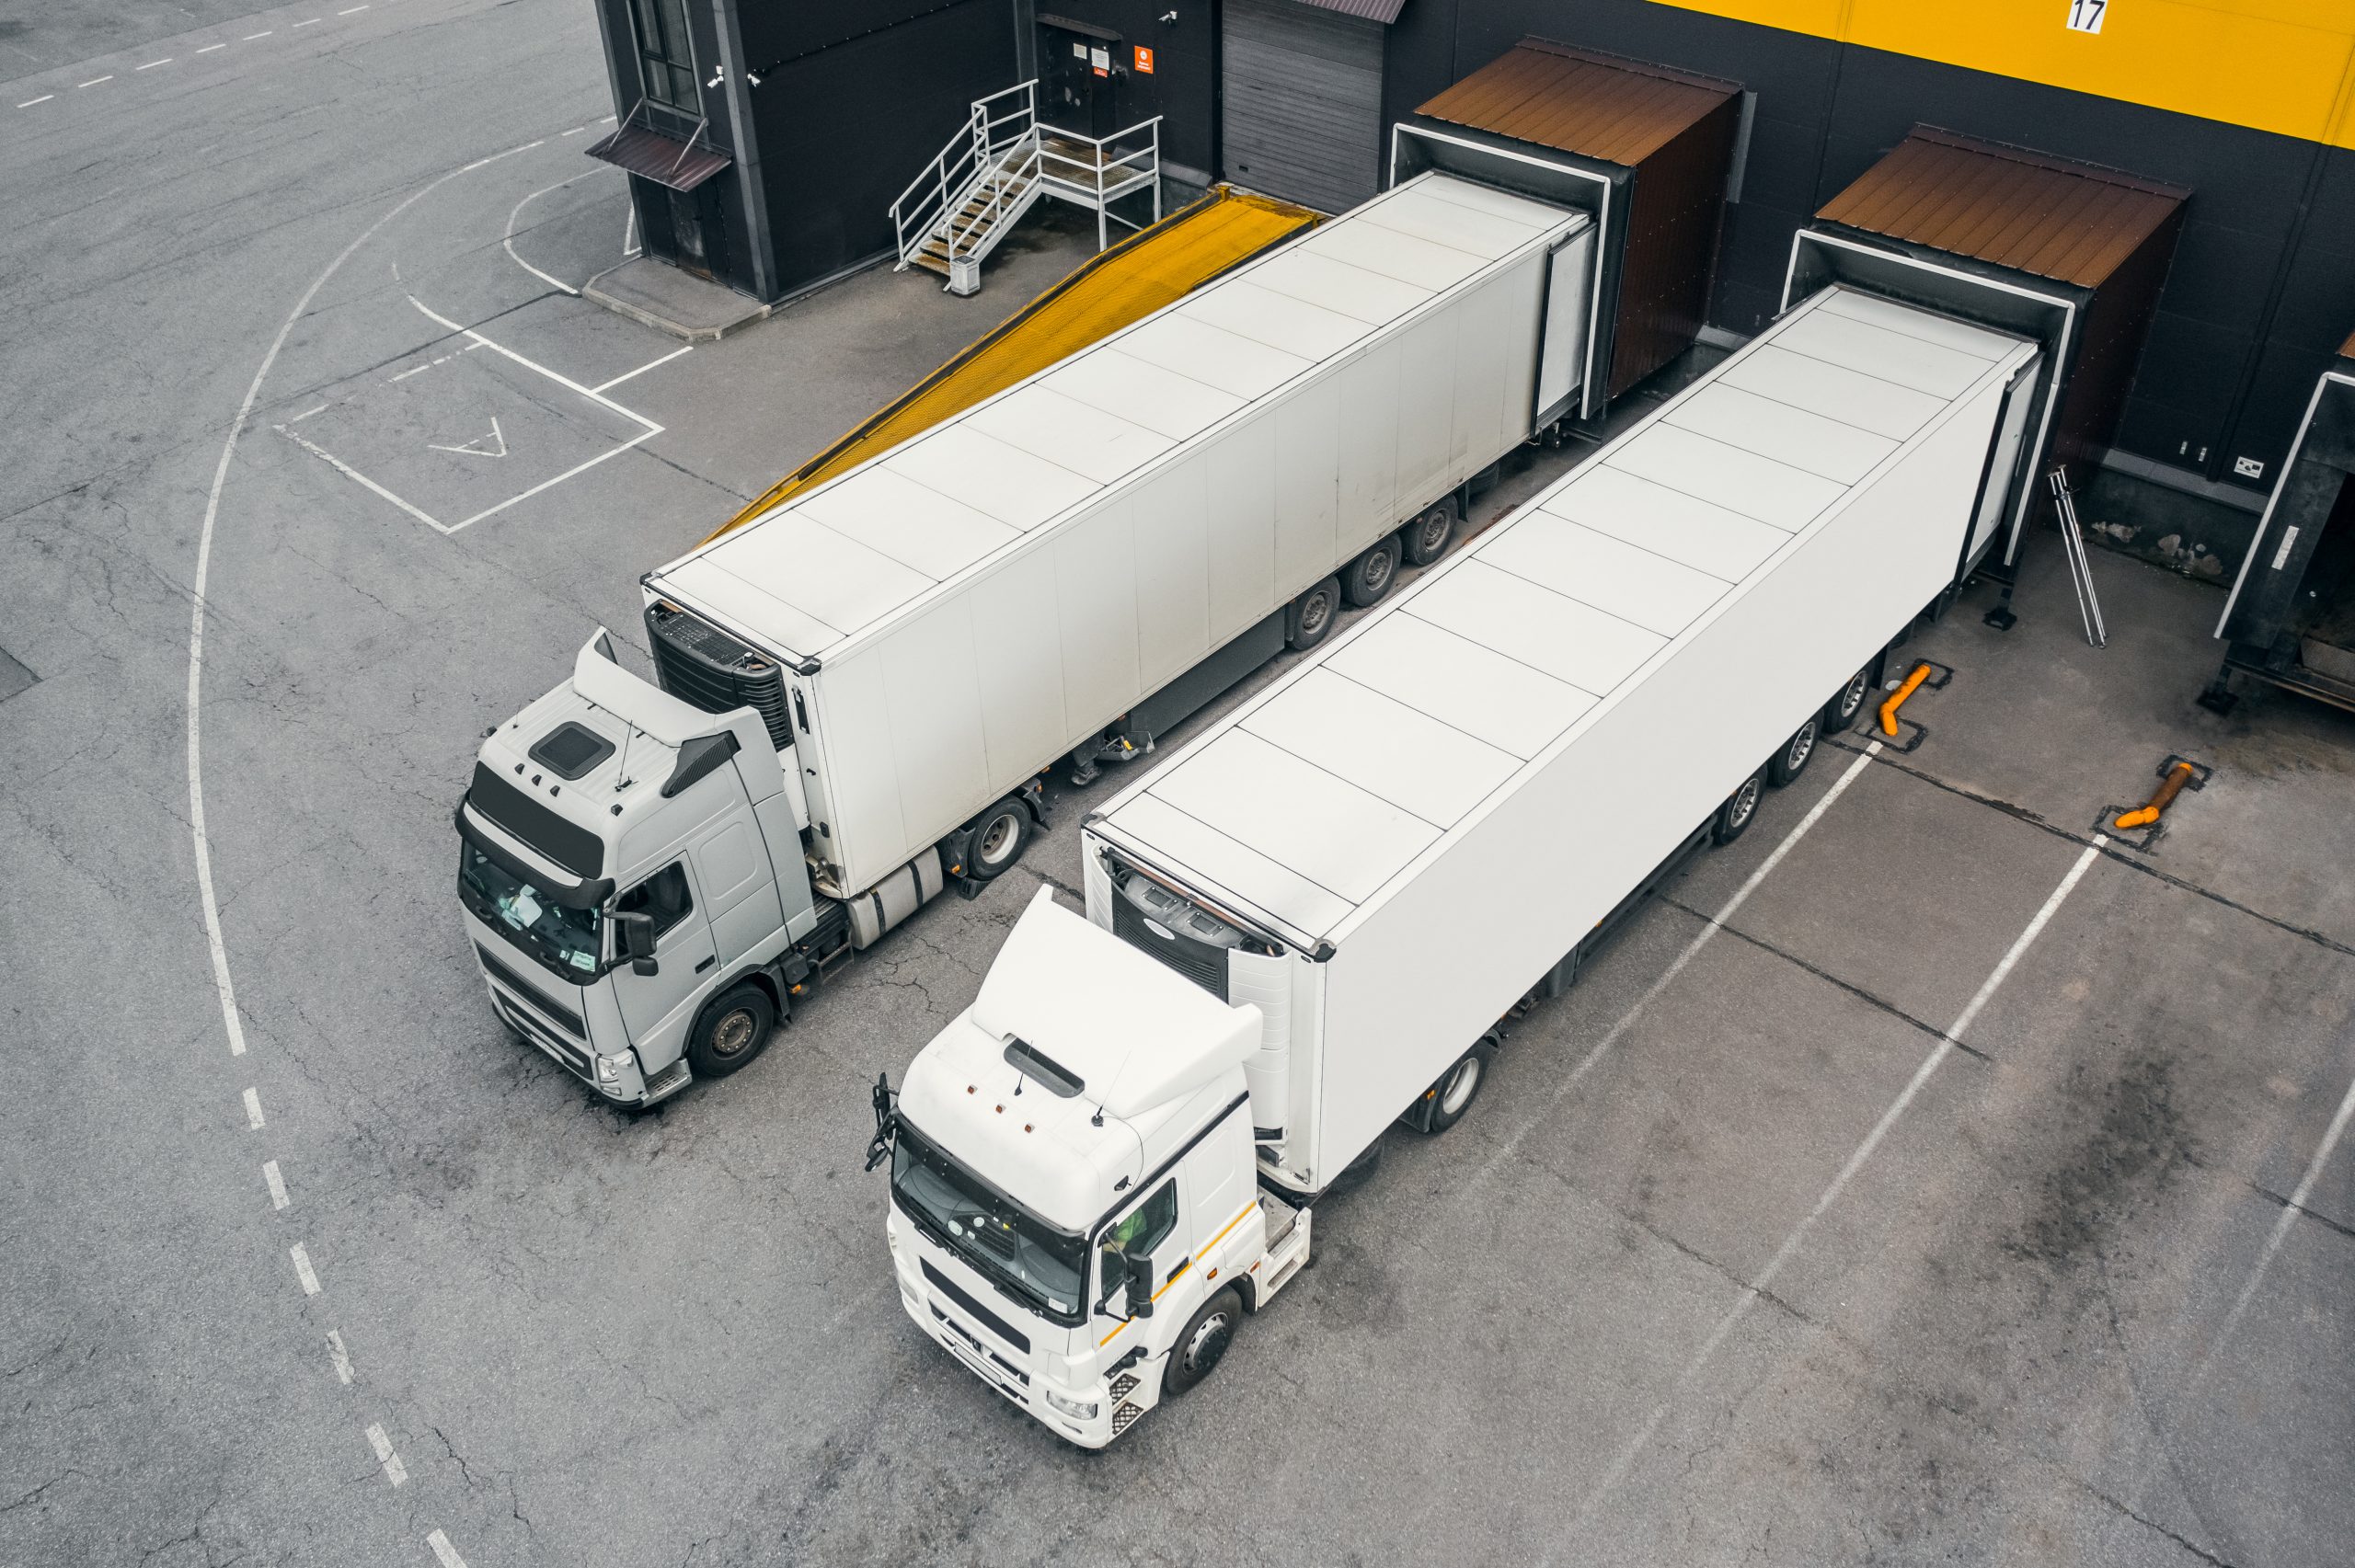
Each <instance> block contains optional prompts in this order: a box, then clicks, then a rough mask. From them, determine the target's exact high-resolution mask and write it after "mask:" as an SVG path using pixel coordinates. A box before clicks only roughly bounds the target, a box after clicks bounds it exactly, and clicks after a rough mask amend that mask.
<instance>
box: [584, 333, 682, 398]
mask: <svg viewBox="0 0 2355 1568" xmlns="http://www.w3.org/2000/svg"><path fill="white" fill-rule="evenodd" d="M694 352H695V345H694V344H692V343H690V344H688V345H687V346H686V347H685V348H684V349H672V350H671V351H670V352H669V353H667V354H665V355H663V356H662V357H661V359H659V360H649V361H646V363H644V364H642V365H640V366H638V369H636V370H634V371H624V372H622V373H621V374H619V375H617V376H615V378H614V379H613V380H611V381H609V382H604V383H600V384H599V385H598V386H597V388H596V389H595V390H597V391H599V392H603V391H604V390H605V388H606V387H609V386H619V385H621V383H624V382H626V381H629V380H632V379H634V378H635V377H638V376H642V375H644V374H645V373H646V372H649V371H650V370H652V369H653V368H654V367H655V366H657V365H667V364H669V363H670V362H671V361H672V360H675V359H677V358H678V357H679V356H680V355H682V354H692V353H694Z"/></svg>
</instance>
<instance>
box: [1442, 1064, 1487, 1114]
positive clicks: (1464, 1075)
mask: <svg viewBox="0 0 2355 1568" xmlns="http://www.w3.org/2000/svg"><path fill="white" fill-rule="evenodd" d="M1479 1092H1480V1059H1479V1058H1478V1057H1465V1059H1463V1060H1462V1061H1459V1062H1457V1063H1456V1064H1455V1070H1454V1071H1453V1072H1451V1073H1449V1074H1448V1075H1447V1082H1446V1084H1445V1085H1444V1086H1443V1087H1442V1088H1441V1090H1440V1092H1439V1108H1440V1114H1441V1115H1442V1116H1460V1115H1462V1114H1463V1111H1464V1107H1465V1106H1466V1105H1468V1104H1471V1103H1472V1096H1473V1095H1475V1094H1476V1093H1479Z"/></svg>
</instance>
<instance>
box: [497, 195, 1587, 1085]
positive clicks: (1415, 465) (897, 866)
mask: <svg viewBox="0 0 2355 1568" xmlns="http://www.w3.org/2000/svg"><path fill="white" fill-rule="evenodd" d="M1592 232H1593V223H1592V220H1591V218H1589V217H1588V216H1587V215H1586V214H1584V213H1581V212H1572V211H1568V210H1566V209H1564V208H1561V207H1557V206H1552V205H1548V204H1545V203H1544V202H1540V201H1536V200H1531V199H1528V198H1526V197H1523V196H1520V195H1515V194H1512V193H1511V192H1509V191H1506V190H1503V189H1496V188H1494V187H1491V186H1488V185H1484V184H1481V183H1479V182H1477V181H1475V180H1472V179H1467V178H1464V177H1455V176H1452V175H1443V174H1438V173H1431V174H1426V175H1424V176H1421V177H1418V178H1416V179H1413V180H1411V181H1408V182H1407V183H1405V184H1403V185H1401V186H1399V187H1398V188H1397V189H1394V190H1392V191H1389V192H1387V193H1385V194H1384V195H1383V196H1380V197H1378V198H1376V199H1375V200H1373V201H1370V202H1368V203H1366V204H1365V205H1364V206H1363V207H1361V208H1359V209H1357V210H1356V211H1355V212H1350V213H1349V214H1347V215H1346V216H1344V217H1341V218H1339V219H1338V220H1336V221H1334V222H1332V223H1328V224H1326V225H1325V226H1324V227H1322V228H1320V229H1317V230H1315V231H1314V232H1312V233H1310V234H1309V235H1305V236H1304V237H1302V238H1300V239H1298V240H1296V241H1294V242H1292V244H1289V245H1287V246H1282V247H1281V248H1280V249H1278V250H1276V251H1273V252H1271V253H1270V254H1269V255H1267V256H1265V257H1262V258H1258V259H1257V260H1255V261H1253V262H1250V263H1248V264H1246V265H1245V266H1243V267H1241V268H1238V269H1235V271H1233V272H1231V273H1229V274H1227V275H1225V276H1224V277H1223V278H1221V279H1219V280H1216V281H1214V282H1212V283H1211V284H1209V285H1207V286H1205V287H1204V288H1202V289H1200V290H1198V291H1197V292H1194V293H1193V294H1191V295H1189V296H1188V297H1187V298H1185V299H1183V300H1181V301H1179V302H1177V303H1175V304H1172V305H1171V306H1169V307H1167V308H1166V309H1165V310H1162V311H1160V312H1158V313H1156V314H1155V315H1153V316H1150V317H1148V318H1147V319H1145V320H1143V321H1142V322H1139V323H1137V324H1136V325H1134V326H1130V327H1128V328H1126V329H1124V330H1122V331H1120V332H1119V333H1116V334H1114V335H1113V336H1111V337H1109V338H1106V339H1104V340H1103V341H1102V342H1100V343H1098V344H1097V345H1096V346H1095V347H1093V348H1090V349H1086V350H1085V351H1083V352H1081V353H1079V354H1076V355H1074V356H1073V357H1071V358H1070V359H1068V360H1065V361H1063V362H1061V363H1060V364H1057V365H1055V366H1054V367H1052V368H1051V369H1049V370H1047V371H1044V372H1040V374H1038V375H1036V376H1034V377H1032V378H1031V379H1029V380H1028V381H1027V382H1025V383H1021V384H1020V385H1018V386H1016V387H1013V388H1010V389H1009V390H1007V391H1006V392H1005V393H1002V394H1000V395H997V396H995V397H994V398H991V399H990V400H988V401H986V402H984V403H982V404H980V405H978V406H975V407H973V408H971V409H970V410H968V411H966V412H965V413H963V414H961V415H959V416H958V417H956V418H951V419H949V420H948V421H946V422H944V423H943V424H941V425H939V426H937V427H936V428H935V429H932V430H930V431H928V432H926V433H925V434H924V435H922V436H919V437H916V438H914V439H913V440H911V441H907V442H905V443H903V444H902V445H901V446H899V447H897V448H895V449H893V450H892V451H891V452H888V453H886V454H885V455H883V456H882V457H880V458H878V459H877V460H875V461H874V462H872V463H869V464H865V465H864V466H862V467H860V468H857V469H856V470H854V471H853V472H851V473H849V474H847V475H843V476H842V477H840V478H838V479H835V480H833V481H832V482H830V483H828V484H826V485H823V486H818V487H817V488H814V489H812V490H810V491H808V492H806V493H804V494H802V495H800V496H798V497H796V498H793V499H791V500H789V501H787V502H786V503H784V504H782V505H780V506H779V507H777V508H776V509H774V510H772V511H771V512H769V513H767V514H765V515H764V516H763V517H761V518H760V519H758V520H756V521H753V522H752V523H751V524H749V525H747V526H745V527H743V528H741V529H739V530H737V531H735V532H730V533H729V534H727V535H726V536H724V537H722V538H720V539H718V540H717V541H716V542H713V543H710V544H706V545H705V546H703V547H702V548H699V549H697V550H695V551H694V552H692V553H690V554H689V555H685V556H684V557H682V558H681V559H679V560H677V561H674V562H672V564H671V565H669V566H667V567H662V568H661V570H660V571H656V572H653V573H650V574H649V576H648V577H647V578H646V579H645V583H644V587H645V595H646V627H647V631H648V633H649V639H650V642H651V647H652V650H653V654H654V662H655V667H656V674H657V677H658V679H659V681H660V682H661V684H660V688H659V689H658V687H657V686H655V685H653V684H650V683H649V682H647V681H643V680H640V679H639V678H638V677H637V676H635V675H633V674H631V673H629V672H628V671H626V670H623V669H622V667H621V666H620V665H619V664H617V663H615V662H614V661H613V659H612V658H610V657H608V654H609V653H610V644H607V643H603V642H601V641H597V640H592V644H591V646H590V647H588V648H585V649H584V650H583V651H582V653H581V655H580V658H578V660H577V661H576V663H575V666H574V671H573V676H572V679H571V680H570V681H569V682H568V683H566V684H565V685H562V686H559V687H558V688H557V690H555V691H554V692H550V693H548V694H547V695H546V696H545V697H543V698H541V699H540V700H539V701H537V702H535V703H534V704H532V705H531V706H530V707H528V708H526V709H525V710H524V711H523V713H522V714H520V715H517V716H516V717H515V718H513V719H512V720H511V721H509V722H508V723H506V724H504V725H501V726H499V727H496V728H494V729H493V730H492V731H490V732H489V734H488V736H487V737H486V738H485V740H484V742H483V745H482V747H481V750H480V752H479V755H478V758H477V766H476V769H475V774H474V780H473V783H472V784H471V785H470V786H469V788H468V790H467V792H466V796H465V800H464V802H463V803H462V804H461V805H460V806H459V807H458V810H457V816H456V820H457V829H458V833H459V836H460V838H461V839H462V841H463V844H462V847H461V865H460V874H459V879H458V880H459V887H458V890H459V898H460V902H461V904H462V905H463V906H464V910H465V930H466V933H467V936H468V938H469V939H470V940H471V941H472V943H473V944H474V946H475V950H476V952H477V956H478V957H479V959H480V962H481V966H482V972H483V976H484V980H485V983H486V985H487V986H488V989H489V991H490V996H491V1001H492V1002H493V1005H494V1006H495V1007H496V1008H497V1010H498V1013H499V1014H500V1017H501V1018H502V1019H503V1020H504V1021H505V1022H506V1024H507V1025H508V1027H509V1028H510V1029H511V1031H512V1032H514V1033H515V1034H517V1035H518V1036H522V1037H523V1038H524V1039H526V1040H529V1041H530V1042H532V1043H533V1044H534V1045H536V1046H537V1047H539V1048H540V1049H541V1050H543V1051H545V1052H546V1053H547V1054H548V1055H550V1056H552V1057H554V1058H556V1059H557V1060H558V1061H560V1062H562V1063H563V1064H564V1065H565V1066H566V1067H567V1068H568V1069H569V1070H571V1071H573V1072H574V1073H576V1074H577V1075H579V1076H580V1078H582V1079H583V1080H585V1081H586V1082H589V1083H590V1084H591V1085H592V1087H593V1088H594V1089H595V1090H596V1091H597V1092H598V1093H601V1094H603V1095H604V1096H605V1097H607V1098H608V1099H611V1100H614V1101H615V1102H619V1103H623V1104H650V1103H652V1102H653V1101H656V1100H659V1099H661V1098H662V1097H664V1096H665V1095H668V1094H671V1093H675V1092H677V1091H678V1090H679V1089H681V1088H683V1087H684V1086H685V1085H686V1084H687V1083H688V1082H690V1081H691V1080H693V1079H697V1078H714V1077H719V1076H723V1075H725V1074H727V1073H729V1072H732V1071H734V1070H737V1069H738V1068H740V1067H741V1066H742V1065H743V1064H744V1063H745V1062H747V1061H749V1060H751V1059H752V1057H753V1056H754V1055H755V1054H756V1053H757V1052H758V1051H759V1050H760V1049H761V1048H762V1047H763V1045H764V1043H765V1042H766V1040H767V1038H768V1036H769V1033H770V1030H771V1027H772V1026H773V1024H775V1022H776V1021H778V1020H779V1019H781V1018H783V1017H785V1016H787V1014H788V1013H789V1012H790V1010H791V1007H792V1005H793V1001H794V999H795V998H796V997H798V995H800V994H801V992H802V990H803V989H804V987H805V986H806V985H807V984H808V983H809V982H810V979H811V977H812V976H813V975H817V974H821V973H822V972H823V971H824V970H825V969H826V968H827V967H830V966H831V965H833V963H834V962H836V961H837V960H839V959H841V958H843V957H844V956H847V955H848V954H850V953H851V952H853V951H854V950H856V949H859V948H863V947H866V946H867V945H868V944H871V943H873V942H875V941H876V940H877V939H878V938H879V937H880V936H882V934H883V933H885V932H886V931H888V930H890V928H891V927H892V926H894V925H896V924H897V923H898V922H899V921H902V920H904V919H905V918H906V917H907V916H908V915H910V914H911V913H913V911H914V910H916V909H917V908H919V907H920V906H922V905H923V904H925V902H927V901H928V900H930V899H931V898H934V897H936V895H937V894H939V893H940V892H941V891H942V889H943V888H944V887H948V886H950V885H952V884H958V885H961V886H962V887H964V888H965V889H966V890H968V891H971V890H974V889H975V888H977V887H978V885H979V884H981V883H983V882H985V881H987V880H988V879H990V878H991V877H994V876H997V875H998V874H999V873H1001V872H1003V871H1004V870H1005V868H1006V867H1007V866H1009V865H1011V864H1014V861H1015V859H1016V857H1017V855H1018V854H1019V853H1021V850H1022V847H1023V844H1024V841H1025V840H1026V839H1027V838H1028V835H1029V833H1030V831H1031V829H1032V828H1033V826H1034V825H1035V824H1036V823H1038V822H1040V821H1041V820H1043V814H1042V791H1041V786H1040V777H1041V775H1042V773H1044V772H1045V771H1046V770H1048V769H1049V768H1051V767H1052V766H1053V765H1054V764H1055V763H1056V762H1057V761H1059V760H1060V759H1062V758H1063V757H1065V756H1069V757H1071V759H1072V760H1073V762H1074V766H1075V768H1076V769H1077V770H1078V771H1079V772H1080V773H1081V774H1083V775H1086V774H1088V773H1092V771H1093V770H1094V768H1095V767H1096V766H1097V763H1098V762H1100V761H1106V760H1115V761H1125V760H1127V759H1130V758H1132V757H1135V756H1139V755H1142V754H1143V753H1144V752H1145V751H1148V750H1151V749H1152V745H1153V739H1154V737H1155V735H1157V734H1160V733H1164V732H1166V730H1167V728H1168V727H1169V726H1171V725H1172V724H1175V723H1177V721H1178V720H1179V719H1181V718H1183V717H1184V716H1185V715H1187V714H1189V713H1190V712H1192V711H1193V710H1194V709H1195V708H1197V707H1199V706H1200V704H1202V703H1204V702H1206V701H1208V700H1209V699H1210V698H1211V697H1212V696H1215V695H1216V694H1217V693H1218V692H1222V691H1223V690H1225V689H1226V688H1227V687H1228V686H1230V685H1232V684H1233V683H1234V682H1235V681H1236V680H1237V679H1239V678H1240V677H1241V676H1242V675H1244V674H1245V673H1246V672H1247V671H1249V670H1252V669H1254V668H1256V667H1257V666H1258V665H1259V664H1260V663H1262V662H1264V661H1265V660H1266V659H1267V658H1269V656H1271V655H1272V654H1273V653H1275V652H1276V651H1277V650H1278V649H1279V648H1280V647H1283V646H1285V645H1286V644H1287V643H1289V644H1290V645H1291V646H1292V647H1308V646H1310V645H1312V644H1314V643H1315V642H1316V641H1318V640H1319V639H1320V638H1322V637H1323V636H1324V635H1326V634H1327V632H1328V631H1329V630H1330V629H1331V627H1332V625H1333V624H1334V622H1335V620H1336V618H1337V616H1338V613H1339V611H1340V608H1341V605H1342V603H1343V601H1349V602H1351V603H1355V604H1361V605H1362V604H1369V603H1372V602H1373V601H1375V600H1377V599H1379V598H1381V597H1382V596H1383V594H1384V592H1385V591H1387V589H1389V588H1390V586H1391V584H1392V582H1393V580H1394V578H1395V576H1396V571H1397V567H1398V564H1399V562H1400V560H1401V559H1402V558H1404V559H1406V560H1408V561H1412V562H1416V563H1423V562H1428V561H1430V560H1432V559H1434V558H1436V557H1437V556H1438V555H1440V554H1441V553H1442V552H1443V551H1444V550H1445V549H1446V548H1447V546H1448V544H1449V543H1450V541H1451V539H1452V538H1453V533H1454V530H1455V527H1456V524H1457V521H1458V512H1459V509H1460V505H1461V501H1462V498H1464V496H1465V494H1466V492H1467V490H1468V487H1469V486H1470V485H1471V484H1472V483H1473V482H1474V480H1475V478H1476V476H1477V475H1480V474H1481V473H1482V472H1483V471H1484V470H1487V469H1488V468H1490V467H1491V466H1492V465H1494V464H1496V462H1497V461H1498V459H1499V457H1501V456H1502V455H1503V454H1504V453H1505V452H1509V451H1511V449H1512V448H1514V447H1516V446H1518V445H1519V444H1521V443H1522V441H1525V440H1527V439H1528V438H1529V437H1530V436H1531V435H1532V434H1533V432H1534V431H1536V430H1538V429H1542V428H1544V427H1546V426H1548V425H1550V424H1552V423H1553V422H1555V421H1557V420H1558V419H1559V418H1562V417H1563V415H1564V413H1565V412H1566V411H1567V410H1568V409H1570V408H1571V407H1572V406H1573V405H1574V403H1575V401H1576V398H1577V395H1578V393H1579V389H1580V383H1581V381H1582V379H1583V377H1584V376H1585V375H1586V374H1587V373H1588V371H1589V367H1588V365H1587V360H1588V358H1589V355H1588V354H1587V351H1586V349H1587V345H1588V343H1589V342H1590V340H1591V332H1590V326H1591V319H1592V311H1593V309H1594V291H1593V288H1592V279H1593V264H1592V250H1593V246H1592ZM601 647H602V648H603V649H604V650H605V651H603V652H601V651H600V649H601Z"/></svg>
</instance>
